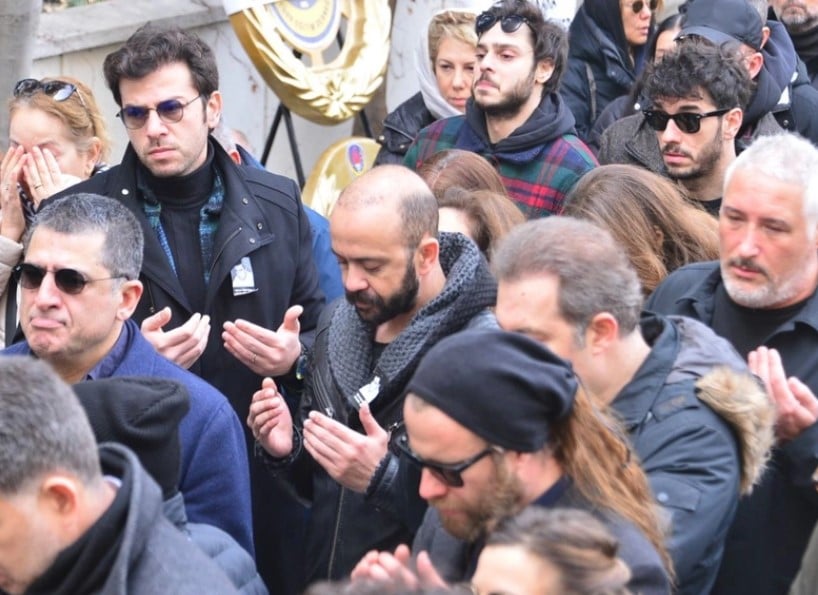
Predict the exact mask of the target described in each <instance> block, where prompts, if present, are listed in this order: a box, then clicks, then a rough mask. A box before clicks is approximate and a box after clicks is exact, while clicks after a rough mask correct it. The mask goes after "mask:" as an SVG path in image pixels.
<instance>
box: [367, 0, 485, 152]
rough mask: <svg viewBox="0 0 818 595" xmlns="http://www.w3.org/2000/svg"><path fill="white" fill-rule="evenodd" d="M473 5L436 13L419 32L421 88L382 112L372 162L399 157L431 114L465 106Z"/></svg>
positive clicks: (469, 78) (458, 111)
mask: <svg viewBox="0 0 818 595" xmlns="http://www.w3.org/2000/svg"><path fill="white" fill-rule="evenodd" d="M476 10H477V9H476V8H475V9H474V10H471V9H469V8H450V9H446V10H442V11H440V12H437V13H435V14H434V15H433V16H432V19H431V20H430V21H429V25H428V27H427V28H426V30H425V31H424V32H423V34H422V36H421V42H420V44H419V45H418V49H417V53H416V63H415V67H416V69H417V73H418V78H419V81H420V91H419V92H418V93H415V94H414V95H412V97H410V98H409V99H407V100H406V101H404V102H403V103H401V104H400V105H399V106H398V107H397V108H396V109H395V110H394V111H392V112H391V113H390V114H389V115H387V116H386V119H385V120H384V122H383V132H382V133H381V135H380V136H379V137H378V139H377V140H378V142H379V143H380V144H381V145H382V147H381V150H380V151H379V152H378V156H377V157H376V158H375V165H381V164H383V163H398V164H400V163H403V156H404V155H405V154H406V151H407V150H408V149H409V145H411V144H412V141H414V140H415V137H416V136H417V134H418V132H420V130H421V129H422V128H425V127H426V126H428V125H429V124H431V123H432V122H434V121H435V120H439V119H441V118H448V117H449V116H458V115H460V114H463V113H464V112H465V111H466V101H467V100H468V99H469V97H471V84H472V78H473V76H474V63H475V58H474V50H475V47H476V46H477V33H476V32H475V30H474V21H475V18H476V16H477V14H476Z"/></svg>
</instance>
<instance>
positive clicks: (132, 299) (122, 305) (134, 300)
mask: <svg viewBox="0 0 818 595" xmlns="http://www.w3.org/2000/svg"><path fill="white" fill-rule="evenodd" d="M142 291H143V287H142V281H139V280H138V279H133V280H128V281H124V282H123V283H122V286H121V287H120V288H119V292H120V302H119V310H118V311H117V318H118V319H119V320H128V319H129V318H130V317H131V316H132V315H133V313H134V310H136V306H137V305H138V304H139V298H141V297H142Z"/></svg>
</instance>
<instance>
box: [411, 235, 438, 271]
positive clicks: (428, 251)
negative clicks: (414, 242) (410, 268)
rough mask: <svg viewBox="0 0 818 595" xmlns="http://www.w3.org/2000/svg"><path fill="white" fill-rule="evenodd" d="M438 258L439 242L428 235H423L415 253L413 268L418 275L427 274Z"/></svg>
mask: <svg viewBox="0 0 818 595" xmlns="http://www.w3.org/2000/svg"><path fill="white" fill-rule="evenodd" d="M439 257H440V242H438V241H437V239H436V238H433V237H432V236H430V235H428V234H427V235H424V236H423V239H422V240H420V244H419V245H418V248H417V250H416V251H415V259H416V261H415V268H416V269H417V272H418V275H424V274H426V273H428V272H429V271H430V270H431V269H432V268H433V267H434V265H435V264H436V263H437V261H438V258H439Z"/></svg>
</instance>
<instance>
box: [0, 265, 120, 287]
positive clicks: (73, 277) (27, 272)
mask: <svg viewBox="0 0 818 595" xmlns="http://www.w3.org/2000/svg"><path fill="white" fill-rule="evenodd" d="M50 272H52V273H54V283H56V284H57V287H58V288H59V290H60V291H62V292H63V293H68V294H71V295H77V294H78V293H81V292H82V290H83V289H85V286H86V285H88V284H89V283H96V282H97V281H107V280H109V279H120V278H122V277H126V278H127V275H113V276H112V277H104V278H102V279H88V278H87V277H86V276H85V275H83V274H82V273H80V272H79V271H75V270H74V269H57V270H55V271H49V270H48V269H45V268H43V267H38V266H37V265H36V264H31V263H27V262H24V263H22V264H18V265H17V266H16V267H14V268H13V269H12V274H13V275H14V279H15V280H16V281H17V282H18V283H19V284H20V285H21V286H22V287H23V288H24V289H39V288H40V285H42V284H43V279H45V276H46V274H48V273H50Z"/></svg>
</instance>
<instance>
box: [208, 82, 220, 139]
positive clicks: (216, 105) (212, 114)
mask: <svg viewBox="0 0 818 595" xmlns="http://www.w3.org/2000/svg"><path fill="white" fill-rule="evenodd" d="M222 101H223V100H222V94H221V93H220V92H219V91H213V93H211V94H210V97H208V98H207V103H206V104H205V121H206V122H207V127H208V129H210V130H213V129H215V128H216V126H218V125H219V120H221V118H222Z"/></svg>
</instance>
